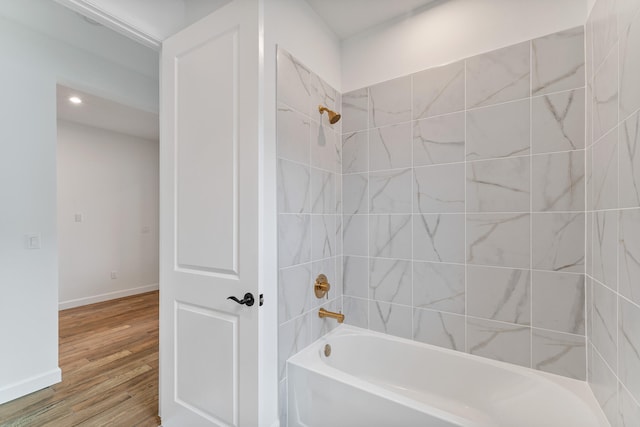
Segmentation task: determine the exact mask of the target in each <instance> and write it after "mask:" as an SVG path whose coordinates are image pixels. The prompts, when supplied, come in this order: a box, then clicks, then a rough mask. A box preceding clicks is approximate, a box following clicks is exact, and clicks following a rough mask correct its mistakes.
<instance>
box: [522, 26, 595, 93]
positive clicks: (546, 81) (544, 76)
mask: <svg viewBox="0 0 640 427" xmlns="http://www.w3.org/2000/svg"><path fill="white" fill-rule="evenodd" d="M531 59H532V64H531V69H532V73H533V74H532V76H531V85H532V92H533V95H540V94H544V93H550V92H557V91H560V90H566V89H574V88H578V87H582V86H584V61H585V59H584V27H582V26H580V27H575V28H571V29H569V30H565V31H561V32H559V33H554V34H551V35H548V36H545V37H541V38H538V39H535V40H533V41H532V42H531Z"/></svg>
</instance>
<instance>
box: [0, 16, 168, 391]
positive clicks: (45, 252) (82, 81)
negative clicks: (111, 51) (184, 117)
mask: <svg viewBox="0 0 640 427" xmlns="http://www.w3.org/2000/svg"><path fill="white" fill-rule="evenodd" d="M0 82H2V83H1V84H2V96H1V97H0V117H2V126H0V141H2V148H1V150H2V151H1V152H0V194H1V195H2V201H1V202H0V343H1V344H0V346H1V347H0V403H2V402H5V401H8V400H11V399H14V398H16V397H19V396H22V395H25V394H27V393H30V392H33V391H35V390H38V389H41V388H43V387H46V386H48V385H50V384H53V383H55V382H57V381H59V380H60V371H59V370H58V317H57V316H58V267H57V266H58V256H57V233H56V149H55V148H56V83H57V82H63V83H66V84H73V85H75V86H76V87H78V88H79V89H85V90H86V91H88V92H92V93H96V94H113V95H114V97H113V98H115V99H116V100H119V101H120V102H125V103H129V104H130V105H134V106H145V105H146V106H153V105H154V102H155V108H156V109H157V99H158V87H157V82H153V81H152V80H151V79H149V78H147V77H145V76H143V75H141V74H139V73H136V72H132V71H131V70H128V69H126V68H124V67H122V66H117V65H115V64H111V63H109V62H107V61H105V60H104V59H101V58H99V57H97V56H95V55H92V54H91V53H89V52H86V51H80V50H78V49H74V48H72V47H70V46H68V45H64V44H62V43H60V42H57V41H54V40H51V39H48V38H46V37H43V36H42V35H40V34H38V33H35V32H33V31H30V30H27V29H25V28H24V27H21V26H19V25H16V24H13V23H11V22H9V21H6V20H4V19H1V18H0ZM127 101H130V102H127ZM30 233H34V234H40V236H41V249H39V250H26V249H25V245H24V241H23V240H24V235H25V234H30Z"/></svg>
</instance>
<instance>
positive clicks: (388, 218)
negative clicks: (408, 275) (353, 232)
mask: <svg viewBox="0 0 640 427" xmlns="http://www.w3.org/2000/svg"><path fill="white" fill-rule="evenodd" d="M369 256H372V257H380V258H399V259H411V215H369Z"/></svg>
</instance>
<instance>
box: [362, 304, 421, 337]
mask: <svg viewBox="0 0 640 427" xmlns="http://www.w3.org/2000/svg"><path fill="white" fill-rule="evenodd" d="M412 315H413V314H412V309H411V307H408V306H405V305H397V304H389V303H386V302H380V301H369V328H370V329H371V330H374V331H377V332H383V333H385V334H389V335H395V336H398V337H402V338H411V337H412V335H413V331H412V329H411V318H412Z"/></svg>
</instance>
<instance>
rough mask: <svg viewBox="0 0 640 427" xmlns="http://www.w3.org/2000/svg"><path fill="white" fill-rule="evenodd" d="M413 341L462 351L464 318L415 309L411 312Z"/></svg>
mask: <svg viewBox="0 0 640 427" xmlns="http://www.w3.org/2000/svg"><path fill="white" fill-rule="evenodd" d="M413 339H414V340H416V341H421V342H424V343H427V344H431V345H437V346H439V347H444V348H449V349H451V350H458V351H464V340H465V318H464V316H459V315H457V314H449V313H441V312H439V311H431V310H422V309H419V308H416V309H414V310H413Z"/></svg>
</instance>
